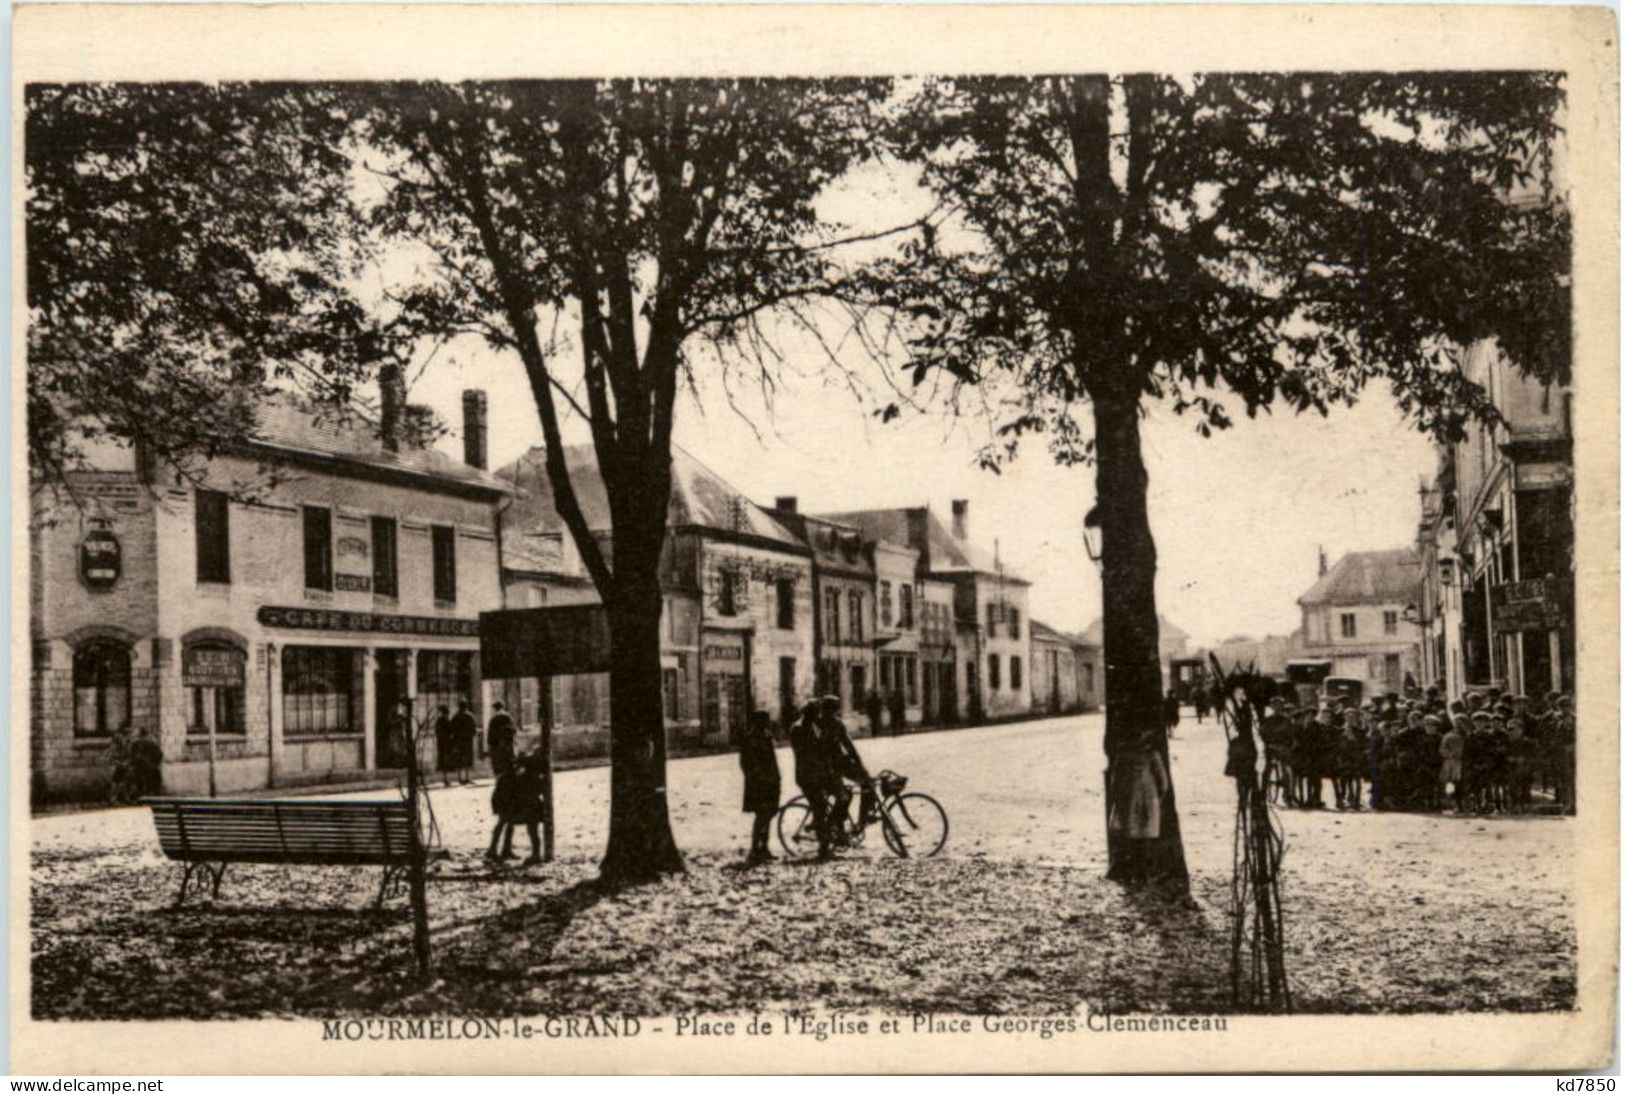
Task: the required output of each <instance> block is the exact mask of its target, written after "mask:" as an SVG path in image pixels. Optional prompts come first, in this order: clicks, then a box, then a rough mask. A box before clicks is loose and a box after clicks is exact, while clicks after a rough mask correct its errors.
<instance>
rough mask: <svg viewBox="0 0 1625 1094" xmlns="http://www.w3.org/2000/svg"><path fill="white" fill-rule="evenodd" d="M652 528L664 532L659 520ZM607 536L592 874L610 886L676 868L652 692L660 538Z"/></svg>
mask: <svg viewBox="0 0 1625 1094" xmlns="http://www.w3.org/2000/svg"><path fill="white" fill-rule="evenodd" d="M660 531H662V532H663V531H664V527H663V526H662V527H661V529H660ZM631 539H632V537H630V536H628V537H626V538H625V539H622V538H619V537H618V538H617V539H616V542H615V586H616V588H615V593H614V595H613V596H612V597H611V598H610V599H609V602H608V603H607V604H606V605H605V608H606V614H607V617H608V621H609V638H610V668H609V750H610V774H609V844H608V846H607V847H606V848H605V851H604V861H603V862H602V864H600V866H599V874H600V876H601V877H602V878H603V880H604V881H606V882H610V883H613V884H618V885H619V884H635V883H638V882H644V881H651V880H653V879H655V878H657V877H659V876H660V875H662V874H674V873H681V872H682V870H683V856H682V854H681V852H679V851H678V850H677V841H676V840H675V839H673V838H672V832H671V817H670V814H669V812H668V811H667V807H666V720H665V713H664V710H663V709H662V704H661V695H660V607H661V605H660V582H659V562H660V546H661V540H660V539H656V540H655V541H654V543H653V544H652V546H651V545H648V544H644V543H636V542H630V540H631Z"/></svg>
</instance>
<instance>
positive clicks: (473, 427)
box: [463, 388, 487, 471]
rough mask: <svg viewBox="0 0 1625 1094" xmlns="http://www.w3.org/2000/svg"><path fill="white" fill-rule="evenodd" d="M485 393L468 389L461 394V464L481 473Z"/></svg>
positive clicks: (483, 464) (484, 457) (484, 466)
mask: <svg viewBox="0 0 1625 1094" xmlns="http://www.w3.org/2000/svg"><path fill="white" fill-rule="evenodd" d="M485 435H486V424H485V392H483V391H481V390H480V389H479V388H469V389H468V390H467V391H465V392H463V462H464V463H466V464H468V466H470V467H477V468H479V469H480V470H481V471H484V470H485V468H486V463H487V460H486V452H485Z"/></svg>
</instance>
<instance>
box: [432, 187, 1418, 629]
mask: <svg viewBox="0 0 1625 1094" xmlns="http://www.w3.org/2000/svg"><path fill="white" fill-rule="evenodd" d="M931 204H932V203H931V199H930V197H929V195H928V194H927V193H926V192H925V190H924V188H923V187H922V186H921V185H920V183H919V179H918V175H917V173H916V172H915V171H913V170H912V169H909V168H906V167H901V166H898V165H891V166H882V165H871V166H869V167H866V168H860V169H857V170H855V171H852V172H849V173H848V174H847V175H845V176H843V177H842V178H841V179H840V180H838V181H837V182H836V184H835V185H833V186H832V187H831V188H830V189H829V190H828V191H826V193H825V195H824V196H823V197H822V198H821V199H820V208H819V214H820V217H821V219H822V220H824V221H825V222H826V223H829V224H836V225H840V226H842V227H843V229H844V230H845V231H848V232H850V233H851V234H853V235H862V234H867V233H872V232H877V231H881V230H883V229H886V228H891V227H895V226H896V225H900V224H905V223H908V222H909V221H911V220H913V219H915V218H918V217H919V216H921V215H922V214H924V213H926V212H927V211H928V210H930V209H931ZM953 230H954V229H953V228H952V226H949V227H948V228H947V231H949V232H952V231H953ZM886 246H888V244H887V243H885V242H880V241H877V242H874V243H866V244H862V245H860V246H859V247H854V248H850V249H849V252H858V251H860V250H865V251H868V250H874V251H878V250H884V249H885V247H886ZM849 257H850V258H851V259H853V260H856V259H857V258H861V257H864V255H863V254H861V253H849ZM401 272H404V271H401ZM814 319H815V323H816V325H817V326H818V327H819V328H820V330H821V331H823V332H824V340H825V343H826V344H827V345H831V346H834V348H835V353H836V356H837V357H838V359H839V361H840V363H841V365H842V370H836V369H834V368H833V367H831V366H832V362H831V361H830V359H829V355H828V353H827V351H826V350H825V349H824V348H821V346H820V344H819V343H818V342H815V341H814V340H813V339H812V338H811V337H808V336H805V335H801V336H799V337H798V336H797V335H795V334H794V333H787V332H785V331H784V330H783V329H782V328H776V338H777V340H778V341H777V344H778V346H779V348H780V350H781V352H782V354H783V363H782V364H781V365H778V366H776V367H775V377H776V388H775V390H774V392H773V393H772V397H771V399H769V398H766V397H764V395H763V392H762V388H761V385H760V382H759V379H758V377H759V373H757V374H751V373H750V370H749V369H748V368H743V369H741V368H739V367H738V366H735V369H734V370H733V371H731V372H730V373H729V374H728V375H727V376H725V375H724V374H723V373H722V372H721V366H720V364H719V363H718V362H716V361H715V360H706V359H701V358H696V359H695V362H694V373H695V383H694V392H693V393H689V392H684V393H683V394H682V395H681V396H680V397H679V405H678V409H677V423H676V427H675V440H676V443H677V444H679V445H681V446H682V447H684V448H686V449H687V450H688V451H689V452H690V453H691V454H693V455H694V456H696V457H698V458H699V459H700V460H701V461H702V462H704V463H705V464H706V465H708V466H710V467H711V468H713V469H714V470H715V471H717V472H718V473H719V474H721V475H723V476H724V477H725V478H726V479H727V480H728V481H729V482H731V483H732V484H733V486H734V487H735V488H736V489H737V490H739V491H740V492H741V493H742V494H744V495H745V496H747V497H749V498H751V499H752V500H754V501H756V502H757V503H759V504H761V505H766V506H771V505H772V504H773V499H774V498H775V497H778V496H780V495H795V496H796V498H797V499H798V503H799V506H800V509H801V511H802V512H806V513H819V512H831V511H841V510H851V509H859V508H871V507H874V508H878V507H894V506H917V505H922V504H923V505H929V506H931V508H932V509H934V510H935V511H936V512H938V513H939V514H941V515H942V516H943V517H944V519H947V517H948V514H949V512H950V505H951V502H952V501H953V500H954V499H957V498H963V499H965V500H967V501H968V502H969V503H970V509H969V515H970V521H969V527H970V534H971V536H972V538H973V539H975V540H977V541H979V542H981V543H982V544H983V545H984V546H986V547H988V548H989V549H993V548H995V547H996V548H997V551H998V555H999V558H1000V560H1001V561H1002V562H1003V563H1004V564H1005V566H1006V567H1007V568H1008V571H1009V572H1010V573H1013V574H1016V575H1019V576H1021V577H1024V578H1026V579H1027V580H1029V581H1031V582H1032V589H1031V590H1030V594H1029V595H1030V599H1029V602H1028V611H1029V613H1030V614H1031V615H1032V617H1033V618H1035V619H1038V620H1041V621H1043V622H1045V623H1047V624H1049V625H1050V626H1052V627H1056V628H1058V629H1061V630H1066V631H1077V630H1082V629H1083V628H1084V627H1086V626H1088V624H1089V623H1090V622H1091V621H1092V620H1094V619H1095V618H1097V617H1098V616H1099V614H1100V603H1101V589H1100V574H1099V571H1098V570H1097V569H1096V568H1095V566H1094V564H1093V563H1092V562H1090V560H1089V557H1088V555H1087V554H1086V553H1085V550H1084V541H1083V517H1084V514H1085V513H1087V512H1088V511H1089V509H1090V508H1091V506H1092V505H1093V503H1094V469H1093V467H1092V466H1079V467H1070V468H1063V467H1058V466H1055V465H1054V464H1053V462H1052V461H1051V459H1050V456H1049V453H1048V452H1047V451H1046V450H1045V447H1044V445H1043V442H1042V439H1041V438H1040V439H1038V440H1036V441H1034V442H1029V443H1028V444H1027V446H1026V447H1024V448H1023V450H1022V451H1021V453H1020V454H1019V456H1018V458H1017V459H1016V460H1015V461H1014V462H1013V463H1012V464H1010V465H1009V466H1007V467H1006V468H1005V469H1004V470H1003V472H1002V473H1000V474H994V473H993V472H990V471H987V470H984V469H982V468H981V467H979V466H978V463H977V454H978V452H979V451H980V450H981V449H982V447H983V446H984V445H986V444H987V443H988V441H989V440H990V433H989V424H988V422H987V420H986V419H985V418H975V417H966V418H960V419H956V418H954V417H952V416H950V415H948V414H947V413H946V411H945V410H944V409H942V408H941V407H934V408H931V407H928V408H926V409H924V410H923V411H908V412H905V414H904V415H903V416H902V417H901V418H898V419H896V420H893V421H891V422H888V423H885V424H882V423H881V422H880V421H879V420H878V418H877V417H876V416H875V414H874V411H875V409H876V408H877V407H879V406H881V405H884V404H885V403H887V402H891V401H894V400H896V399H897V398H898V393H897V390H896V389H895V388H894V387H892V386H891V383H892V382H891V381H888V379H887V378H886V375H885V372H884V369H883V367H882V365H881V364H880V363H878V362H877V361H876V360H875V358H874V357H873V356H872V355H871V354H869V353H867V352H865V351H864V350H863V349H862V347H861V345H860V344H858V343H856V342H855V341H854V340H852V339H850V338H848V339H846V340H844V341H843V340H842V339H841V338H840V337H839V331H840V330H841V329H845V325H844V324H842V323H841V322H840V318H839V317H832V316H829V315H827V314H826V315H824V316H821V317H814ZM543 333H544V335H548V334H552V333H553V332H552V331H544V332H543ZM565 333H566V334H568V332H567V331H566V332H565ZM569 356H570V354H569V352H568V351H566V352H564V353H563V354H561V359H565V358H568V357H569ZM566 367H567V366H566ZM577 373H578V374H579V366H577ZM729 376H731V377H732V379H731V381H730V380H729V379H728V377H729ZM468 387H480V388H484V389H485V390H486V391H487V393H488V396H489V401H490V446H491V460H492V467H500V466H502V465H503V464H505V463H507V462H508V461H510V460H512V459H514V458H516V457H517V456H518V455H519V454H521V453H522V452H524V451H525V450H526V449H528V448H529V447H531V446H532V445H538V444H540V443H541V440H542V437H541V428H540V425H539V424H538V421H537V416H536V409H535V406H534V404H533V403H532V401H531V397H530V393H529V389H528V387H527V386H526V384H525V382H524V376H523V371H522V368H521V366H520V364H519V362H518V360H517V359H516V358H514V357H513V356H511V355H508V356H504V355H502V354H498V353H495V352H493V351H491V350H489V349H487V348H486V347H485V346H484V345H483V344H476V343H474V342H473V341H472V340H469V339H464V340H461V341H459V342H457V343H453V344H452V345H451V346H448V347H447V348H446V349H445V350H443V351H442V352H440V353H438V354H436V356H435V359H434V360H433V361H432V362H431V363H429V364H428V365H427V366H426V367H424V368H422V369H421V370H420V372H419V374H418V375H417V377H416V378H415V379H414V381H413V384H412V389H411V393H410V397H411V399H412V400H413V401H414V402H421V403H425V404H427V405H429V406H431V407H433V408H434V409H435V410H436V411H437V412H438V413H439V415H440V417H441V419H442V421H443V422H445V423H446V424H447V425H448V426H450V427H452V433H451V434H450V435H449V436H448V437H446V438H445V439H444V440H443V441H442V442H441V443H442V444H443V445H444V446H445V447H446V449H447V451H449V452H452V453H454V454H457V455H459V456H460V454H461V450H462V449H461V440H460V430H461V425H462V423H461V415H462V409H461V392H462V390H463V389H464V388H468ZM1231 410H1232V414H1231V416H1232V418H1235V419H1237V423H1236V425H1235V426H1234V427H1233V428H1232V429H1230V430H1228V431H1224V432H1220V433H1216V434H1214V435H1213V436H1212V437H1209V438H1203V437H1200V436H1198V435H1197V433H1196V431H1195V426H1194V422H1193V421H1190V420H1187V419H1182V418H1180V417H1178V416H1177V415H1175V414H1173V413H1172V411H1170V410H1168V409H1167V408H1166V407H1159V406H1155V405H1153V406H1150V407H1149V414H1148V418H1147V420H1146V421H1145V422H1144V423H1143V426H1142V437H1143V442H1144V448H1145V452H1144V456H1145V461H1146V466H1147V470H1148V472H1149V475H1150V488H1149V507H1150V515H1151V526H1152V531H1153V534H1154V535H1155V537H1156V541H1157V549H1158V574H1157V602H1158V606H1159V608H1160V610H1161V611H1162V614H1163V615H1164V616H1165V617H1166V618H1167V619H1169V620H1170V621H1172V622H1173V623H1175V624H1177V625H1178V626H1180V627H1181V628H1183V629H1184V630H1185V631H1186V632H1188V633H1189V634H1190V635H1191V636H1192V638H1193V640H1194V641H1195V642H1197V643H1199V644H1205V643H1212V642H1217V641H1219V640H1221V639H1224V638H1227V637H1231V636H1240V635H1247V636H1251V637H1260V636H1262V635H1265V634H1287V633H1290V632H1291V631H1292V630H1294V629H1295V628H1296V627H1297V626H1298V624H1299V622H1300V613H1299V610H1298V607H1297V598H1298V596H1300V595H1301V594H1302V593H1303V592H1304V591H1306V590H1307V589H1308V588H1309V586H1310V585H1312V584H1313V583H1314V581H1315V579H1316V577H1317V573H1318V570H1317V563H1318V558H1319V552H1320V551H1321V550H1323V549H1324V550H1325V552H1326V554H1327V555H1328V556H1329V559H1330V560H1331V561H1332V562H1335V561H1336V559H1337V558H1338V557H1339V556H1340V555H1341V554H1343V553H1344V552H1345V551H1356V550H1382V549H1387V548H1394V547H1404V546H1408V545H1410V544H1411V543H1413V542H1414V540H1415V534H1416V524H1417V520H1418V518H1419V516H1420V511H1419V503H1418V497H1417V488H1418V486H1419V485H1420V482H1421V480H1422V479H1423V478H1424V477H1426V478H1428V479H1431V477H1432V475H1433V471H1434V469H1435V465H1436V457H1435V455H1434V449H1433V447H1432V445H1431V444H1430V443H1429V442H1428V441H1427V440H1426V439H1425V438H1424V437H1422V436H1421V435H1419V434H1417V433H1416V432H1415V431H1414V430H1411V429H1409V428H1408V427H1407V426H1406V424H1405V423H1404V421H1403V420H1402V419H1401V417H1400V415H1399V412H1398V409H1397V408H1396V407H1395V405H1394V403H1393V401H1392V399H1391V397H1389V396H1388V395H1387V393H1386V391H1385V390H1375V389H1374V390H1372V391H1370V392H1368V393H1367V395H1366V397H1365V398H1364V399H1363V400H1362V402H1361V403H1360V404H1359V405H1358V406H1356V407H1354V408H1352V409H1343V410H1341V411H1334V412H1333V414H1332V416H1331V417H1329V418H1321V417H1320V416H1318V415H1309V416H1297V415H1294V414H1292V413H1290V412H1289V411H1286V410H1284V409H1282V410H1279V411H1278V412H1277V413H1276V414H1275V415H1273V416H1268V415H1265V416H1260V417H1259V418H1258V419H1255V420H1249V419H1247V418H1246V416H1245V415H1244V414H1243V413H1241V412H1240V410H1239V409H1238V408H1236V407H1235V405H1234V403H1232V405H1231ZM588 439H589V438H588V435H587V433H586V430H585V427H584V425H583V424H582V423H581V422H579V421H577V422H574V423H567V425H566V440H567V441H568V442H571V443H574V442H576V441H580V442H586V441H587V440H588Z"/></svg>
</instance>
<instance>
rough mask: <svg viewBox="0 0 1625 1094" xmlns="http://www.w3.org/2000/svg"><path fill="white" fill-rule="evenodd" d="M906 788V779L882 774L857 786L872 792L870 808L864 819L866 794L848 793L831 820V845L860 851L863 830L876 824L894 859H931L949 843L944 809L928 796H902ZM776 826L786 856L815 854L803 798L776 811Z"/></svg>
mask: <svg viewBox="0 0 1625 1094" xmlns="http://www.w3.org/2000/svg"><path fill="white" fill-rule="evenodd" d="M907 785H908V779H907V778H906V777H905V776H902V775H899V774H898V773H897V772H895V771H882V772H880V773H879V774H878V775H875V776H874V777H872V778H871V779H870V780H869V781H868V783H867V784H860V786H867V787H868V788H870V789H872V790H873V791H874V801H875V808H874V809H873V811H872V813H871V815H870V816H867V817H865V816H863V812H862V810H863V806H862V802H863V799H864V797H865V796H866V795H864V794H862V793H858V794H853V795H852V797H851V799H850V800H849V801H848V803H847V808H846V809H845V810H844V811H843V812H842V814H841V816H840V817H838V818H836V821H837V825H838V829H837V831H836V833H835V837H836V843H837V844H839V843H840V842H841V841H842V838H843V837H844V839H845V842H846V844H847V845H848V846H851V847H861V846H862V845H863V837H864V833H865V831H866V830H867V829H868V828H869V827H870V826H871V825H873V824H876V823H878V824H879V825H880V830H881V834H882V835H883V836H884V837H885V840H886V846H887V847H888V848H890V850H891V852H892V854H894V855H896V856H897V857H898V858H930V857H931V856H932V855H934V854H936V853H937V852H938V851H940V850H942V846H943V844H945V843H947V842H948V813H947V811H946V810H944V809H943V808H942V806H941V805H939V804H937V800H936V799H935V798H933V797H931V795H929V794H922V793H920V792H919V791H918V790H910V791H908V792H907V793H904V787H906V786H907ZM777 826H778V831H779V844H780V845H781V846H782V847H783V848H784V853H785V854H787V855H790V856H793V857H796V858H806V857H810V856H812V855H815V854H817V853H818V829H817V827H816V826H815V825H814V824H813V811H812V806H811V805H809V804H808V803H807V799H806V797H805V796H797V797H794V798H791V799H790V800H789V801H788V802H786V803H785V804H784V806H783V807H782V808H780V809H779V816H778V822H777Z"/></svg>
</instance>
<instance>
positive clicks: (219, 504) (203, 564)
mask: <svg viewBox="0 0 1625 1094" xmlns="http://www.w3.org/2000/svg"><path fill="white" fill-rule="evenodd" d="M196 499H197V502H196V504H197V513H196V519H195V521H194V524H195V525H196V530H197V579H198V581H200V582H214V583H216V584H226V583H228V582H230V581H231V510H230V508H229V506H228V504H227V498H226V495H225V494H223V493H221V492H220V491H219V490H199V491H197V493H196Z"/></svg>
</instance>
